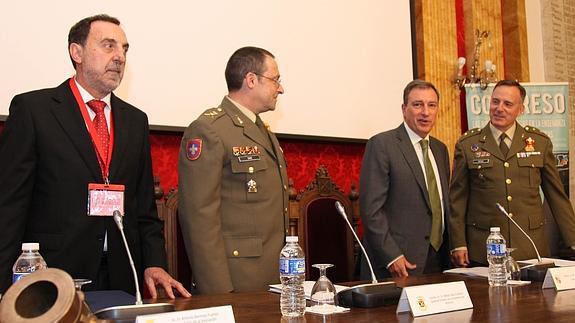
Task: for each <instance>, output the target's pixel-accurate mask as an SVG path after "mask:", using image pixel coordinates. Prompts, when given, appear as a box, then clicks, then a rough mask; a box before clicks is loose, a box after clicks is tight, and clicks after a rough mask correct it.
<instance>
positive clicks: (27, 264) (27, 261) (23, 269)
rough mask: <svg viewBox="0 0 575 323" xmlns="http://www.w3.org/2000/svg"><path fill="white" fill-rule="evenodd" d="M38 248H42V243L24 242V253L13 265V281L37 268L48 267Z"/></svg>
mask: <svg viewBox="0 0 575 323" xmlns="http://www.w3.org/2000/svg"><path fill="white" fill-rule="evenodd" d="M38 250H40V244H39V243H37V242H32V243H23V244H22V254H21V255H20V257H18V259H17V260H16V263H14V267H12V283H15V282H17V281H18V280H20V279H21V278H22V277H24V276H26V275H28V274H31V273H33V272H35V271H37V270H40V269H46V268H48V266H47V265H46V262H45V261H44V258H42V256H41V255H40V253H39V252H38Z"/></svg>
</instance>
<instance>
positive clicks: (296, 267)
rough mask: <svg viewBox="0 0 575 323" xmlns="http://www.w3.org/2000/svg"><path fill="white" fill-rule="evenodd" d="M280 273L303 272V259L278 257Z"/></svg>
mask: <svg viewBox="0 0 575 323" xmlns="http://www.w3.org/2000/svg"><path fill="white" fill-rule="evenodd" d="M280 274H284V275H297V274H305V259H304V258H294V259H280Z"/></svg>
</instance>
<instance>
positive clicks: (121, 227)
mask: <svg viewBox="0 0 575 323" xmlns="http://www.w3.org/2000/svg"><path fill="white" fill-rule="evenodd" d="M113 216H114V222H116V225H117V226H118V230H120V233H121V234H122V240H124V246H125V247H126V252H127V253H128V260H129V261H130V266H131V267H132V274H133V275H134V282H135V285H136V305H142V304H143V302H142V295H141V294H140V283H139V282H138V274H137V273H136V266H135V265H134V260H133V259H132V254H131V252H130V247H129V246H128V241H126V235H125V234H124V224H123V223H122V213H120V211H118V210H115V211H114V213H113Z"/></svg>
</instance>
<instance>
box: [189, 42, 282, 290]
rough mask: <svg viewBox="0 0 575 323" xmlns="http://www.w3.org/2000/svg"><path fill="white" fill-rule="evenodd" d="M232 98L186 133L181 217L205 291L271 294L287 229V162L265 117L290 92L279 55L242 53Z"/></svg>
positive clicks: (233, 74)
mask: <svg viewBox="0 0 575 323" xmlns="http://www.w3.org/2000/svg"><path fill="white" fill-rule="evenodd" d="M225 75H226V82H227V86H228V90H229V94H228V95H227V96H226V97H224V99H223V101H222V103H221V105H220V106H219V107H217V108H213V109H209V110H207V111H205V112H204V113H203V114H202V115H200V116H199V117H198V119H196V120H195V121H194V122H192V123H191V124H190V126H189V127H188V128H187V129H186V131H185V133H184V136H183V139H182V143H181V147H180V157H179V220H180V225H181V228H182V234H183V237H184V241H185V245H186V250H187V254H188V257H189V259H190V263H191V266H192V275H193V278H194V282H195V284H196V287H197V289H198V290H199V292H200V293H202V294H210V293H225V292H243V291H257V290H259V291H264V290H267V289H268V285H269V284H273V283H278V282H279V268H278V257H279V253H280V250H281V248H282V247H283V245H284V240H285V235H286V232H287V229H288V214H287V207H288V194H287V185H288V179H287V173H286V163H285V160H284V156H283V153H282V151H281V149H280V146H279V143H278V141H277V138H276V137H275V135H274V134H273V133H271V132H270V131H269V130H268V129H266V127H265V126H264V124H263V122H262V120H261V118H260V117H259V115H260V113H262V112H266V111H270V110H274V109H275V106H276V102H277V97H278V95H280V94H282V93H283V92H284V89H283V87H282V85H281V84H280V74H279V71H278V66H277V64H276V62H275V60H274V56H273V55H272V54H271V53H270V52H268V51H266V50H264V49H261V48H256V47H244V48H240V49H238V50H237V51H236V52H235V53H234V54H233V55H232V56H231V58H230V59H229V61H228V64H227V67H226V71H225Z"/></svg>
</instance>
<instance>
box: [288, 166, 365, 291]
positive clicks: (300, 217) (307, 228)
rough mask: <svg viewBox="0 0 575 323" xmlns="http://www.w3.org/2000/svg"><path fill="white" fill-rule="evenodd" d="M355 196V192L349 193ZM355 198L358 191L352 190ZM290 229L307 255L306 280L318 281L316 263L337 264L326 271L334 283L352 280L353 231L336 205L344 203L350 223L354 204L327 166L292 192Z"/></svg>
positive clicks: (319, 169)
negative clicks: (336, 202)
mask: <svg viewBox="0 0 575 323" xmlns="http://www.w3.org/2000/svg"><path fill="white" fill-rule="evenodd" d="M350 195H352V194H350ZM353 196H354V197H356V196H357V194H356V193H353ZM290 200H291V202H290V203H291V205H290V231H291V234H297V235H298V236H299V244H300V246H301V247H302V249H303V250H304V253H305V255H306V279H308V280H316V279H317V278H318V277H319V271H318V270H317V269H316V268H313V267H312V265H313V264H316V263H330V264H334V265H335V266H334V267H333V268H330V269H328V271H327V274H328V277H329V278H330V280H332V281H333V282H343V281H350V280H353V279H354V278H355V277H354V276H355V275H354V265H355V263H356V261H355V256H354V254H355V250H354V249H355V248H354V239H353V234H352V233H351V231H350V229H349V228H348V226H347V224H346V223H345V221H344V219H343V218H342V217H341V215H340V214H339V213H338V212H337V210H336V208H335V201H339V202H341V204H342V205H343V206H344V209H345V211H346V213H347V216H348V220H349V222H350V223H355V221H354V216H353V215H354V205H353V204H354V203H357V201H355V200H354V201H353V202H352V200H351V199H350V198H349V197H348V196H346V195H345V194H344V193H343V192H342V191H341V190H340V189H339V188H338V187H337V185H336V184H335V183H334V182H333V181H332V179H331V178H330V177H329V175H328V172H327V169H326V168H325V166H323V165H322V166H320V167H319V168H318V170H317V171H316V177H315V179H314V180H313V181H312V182H311V183H309V184H308V186H307V187H306V189H305V190H303V191H302V192H301V193H299V194H297V196H295V198H294V196H293V193H292V192H290Z"/></svg>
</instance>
